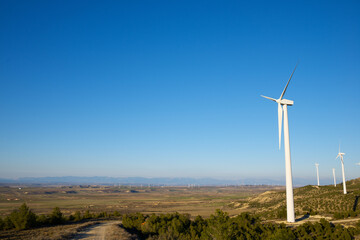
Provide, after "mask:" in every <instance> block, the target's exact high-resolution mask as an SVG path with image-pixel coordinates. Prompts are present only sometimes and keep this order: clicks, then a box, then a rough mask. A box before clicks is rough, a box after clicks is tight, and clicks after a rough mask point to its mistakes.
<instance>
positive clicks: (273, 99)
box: [260, 95, 276, 102]
mask: <svg viewBox="0 0 360 240" xmlns="http://www.w3.org/2000/svg"><path fill="white" fill-rule="evenodd" d="M260 96H262V97H263V98H267V99H270V100H272V101H274V102H276V99H275V98H271V97H267V96H263V95H260Z"/></svg>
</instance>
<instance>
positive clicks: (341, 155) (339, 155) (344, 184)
mask: <svg viewBox="0 0 360 240" xmlns="http://www.w3.org/2000/svg"><path fill="white" fill-rule="evenodd" d="M344 155H345V153H342V152H340V145H339V153H338V155H337V156H336V159H337V158H338V157H340V160H341V168H342V178H343V188H344V194H346V193H347V192H346V181H345V170H344V157H343V156H344Z"/></svg>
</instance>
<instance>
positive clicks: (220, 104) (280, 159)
mask: <svg viewBox="0 0 360 240" xmlns="http://www.w3.org/2000/svg"><path fill="white" fill-rule="evenodd" d="M359 11H360V2H359V1H328V0H327V1H315V2H314V1H193V0H191V1H186V0H182V1H84V0H83V1H56V0H55V1H13V0H0V29H1V31H0V177H3V178H17V177H25V176H33V177H39V176H68V175H72V176H112V177H130V176H141V177H213V178H223V179H238V178H247V177H258V178H262V177H268V178H274V179H278V178H283V177H284V175H285V164H284V150H283V147H282V149H281V150H279V149H278V135H277V134H278V129H277V105H276V104H275V103H273V102H271V101H269V100H266V99H263V98H261V97H260V94H263V95H266V96H270V97H274V98H278V97H279V96H280V94H281V92H282V90H283V88H284V86H285V84H286V81H287V80H288V78H289V76H290V74H291V72H292V70H293V68H294V67H295V65H296V63H297V62H298V61H300V63H299V66H298V68H297V70H296V72H295V74H294V76H293V79H292V82H291V83H290V85H289V88H288V90H287V92H286V94H285V98H287V99H291V100H294V106H292V107H289V125H290V142H291V154H292V163H293V176H294V177H295V178H301V177H303V178H308V179H310V180H311V181H312V180H313V181H314V183H315V181H316V180H315V179H316V169H315V165H314V164H315V162H318V163H319V164H320V166H319V170H320V176H321V177H322V178H331V176H332V175H331V174H332V170H331V169H332V168H336V173H337V177H338V180H339V181H340V176H341V175H340V173H341V171H340V170H341V165H340V161H339V160H335V157H336V155H337V152H338V145H339V142H340V141H341V148H342V149H341V150H342V151H343V152H345V153H346V155H345V159H344V161H345V168H346V173H347V178H355V177H360V166H357V165H355V163H357V162H360V127H359V123H360V107H359V105H360V97H359V94H360V77H359V76H360V14H359Z"/></svg>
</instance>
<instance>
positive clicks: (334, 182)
mask: <svg viewBox="0 0 360 240" xmlns="http://www.w3.org/2000/svg"><path fill="white" fill-rule="evenodd" d="M333 177H334V187H336V178H335V168H333Z"/></svg>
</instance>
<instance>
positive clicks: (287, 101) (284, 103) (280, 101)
mask: <svg viewBox="0 0 360 240" xmlns="http://www.w3.org/2000/svg"><path fill="white" fill-rule="evenodd" d="M276 102H277V103H280V104H281V105H288V106H292V105H293V104H294V101H292V100H288V99H281V100H280V99H278V100H277V101H276Z"/></svg>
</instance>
